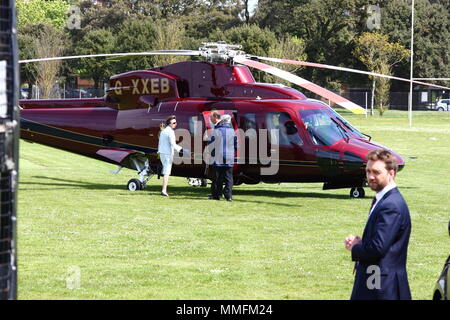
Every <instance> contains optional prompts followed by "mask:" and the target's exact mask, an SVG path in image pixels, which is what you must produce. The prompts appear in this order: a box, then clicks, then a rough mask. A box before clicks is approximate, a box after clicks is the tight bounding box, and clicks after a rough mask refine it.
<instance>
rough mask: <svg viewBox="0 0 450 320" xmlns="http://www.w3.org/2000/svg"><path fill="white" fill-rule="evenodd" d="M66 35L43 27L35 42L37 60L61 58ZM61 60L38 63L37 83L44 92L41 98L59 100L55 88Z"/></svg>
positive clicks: (51, 27) (47, 26)
mask: <svg viewBox="0 0 450 320" xmlns="http://www.w3.org/2000/svg"><path fill="white" fill-rule="evenodd" d="M64 42H65V35H64V33H63V31H62V30H59V29H56V28H54V27H53V26H51V25H42V27H41V28H40V29H39V34H38V36H37V37H36V38H35V39H34V41H33V46H34V52H35V53H36V57H37V58H46V57H59V56H61V54H62V53H63V51H64V48H65V46H64ZM61 63H62V62H61V60H56V61H40V62H38V63H37V66H36V68H37V82H38V86H39V88H40V89H41V90H42V92H41V98H44V99H45V98H57V97H59V90H58V88H56V87H55V83H56V82H57V81H58V74H59V71H60V67H61Z"/></svg>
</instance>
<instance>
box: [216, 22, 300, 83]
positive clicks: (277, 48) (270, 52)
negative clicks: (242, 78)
mask: <svg viewBox="0 0 450 320" xmlns="http://www.w3.org/2000/svg"><path fill="white" fill-rule="evenodd" d="M212 40H213V41H225V42H227V43H231V44H239V45H241V46H242V50H243V51H245V52H246V53H248V54H251V55H256V56H265V57H267V56H270V57H274V58H285V59H291V60H304V59H305V56H306V55H305V53H304V50H305V43H304V41H303V40H301V39H299V38H297V37H292V36H289V35H284V36H282V37H280V38H277V37H276V35H275V33H273V32H272V31H270V30H269V29H267V28H265V29H261V28H260V27H258V26H257V25H255V24H252V25H247V24H245V25H242V26H239V27H234V28H231V29H228V30H226V31H225V32H222V31H221V30H219V29H217V30H216V31H215V32H214V33H213V34H212ZM273 65H275V66H276V67H277V68H280V69H283V70H286V71H289V72H293V71H296V70H297V68H298V66H297V67H296V66H292V65H286V64H279V63H275V64H273ZM253 73H254V74H255V75H257V80H258V81H264V82H277V83H282V84H285V85H292V84H291V83H289V82H287V81H285V80H283V79H280V78H278V77H275V76H273V75H270V74H266V73H263V72H259V71H255V70H253Z"/></svg>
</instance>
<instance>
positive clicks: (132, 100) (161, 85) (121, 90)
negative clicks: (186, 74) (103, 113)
mask: <svg viewBox="0 0 450 320" xmlns="http://www.w3.org/2000/svg"><path fill="white" fill-rule="evenodd" d="M178 80H179V79H178V78H177V77H176V76H173V75H168V74H165V73H161V72H157V71H151V70H138V71H131V72H127V73H122V74H119V75H116V76H113V77H111V78H110V80H109V89H108V90H107V93H106V100H107V101H108V102H112V103H113V104H114V105H115V106H116V107H117V109H119V110H129V109H147V108H153V107H155V106H156V105H157V104H158V102H160V101H164V100H167V99H177V98H179V93H178V87H177V81H178Z"/></svg>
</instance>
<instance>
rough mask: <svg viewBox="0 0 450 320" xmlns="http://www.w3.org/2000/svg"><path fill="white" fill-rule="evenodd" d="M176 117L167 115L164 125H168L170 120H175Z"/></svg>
mask: <svg viewBox="0 0 450 320" xmlns="http://www.w3.org/2000/svg"><path fill="white" fill-rule="evenodd" d="M176 119H177V117H176V116H174V115H172V116H170V117H168V118H167V120H166V126H168V125H169V124H170V122H171V121H172V120H176Z"/></svg>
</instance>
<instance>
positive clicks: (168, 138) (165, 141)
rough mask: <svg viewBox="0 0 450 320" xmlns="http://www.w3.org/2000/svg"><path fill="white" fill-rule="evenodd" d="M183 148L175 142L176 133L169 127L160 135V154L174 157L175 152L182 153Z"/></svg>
mask: <svg viewBox="0 0 450 320" xmlns="http://www.w3.org/2000/svg"><path fill="white" fill-rule="evenodd" d="M181 149H182V147H181V146H179V145H177V144H176V142H175V131H173V129H172V128H171V127H170V126H167V127H166V128H165V129H164V130H163V131H161V134H160V135H159V143H158V153H162V154H167V155H170V156H173V154H174V150H176V151H177V152H180V150H181Z"/></svg>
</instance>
